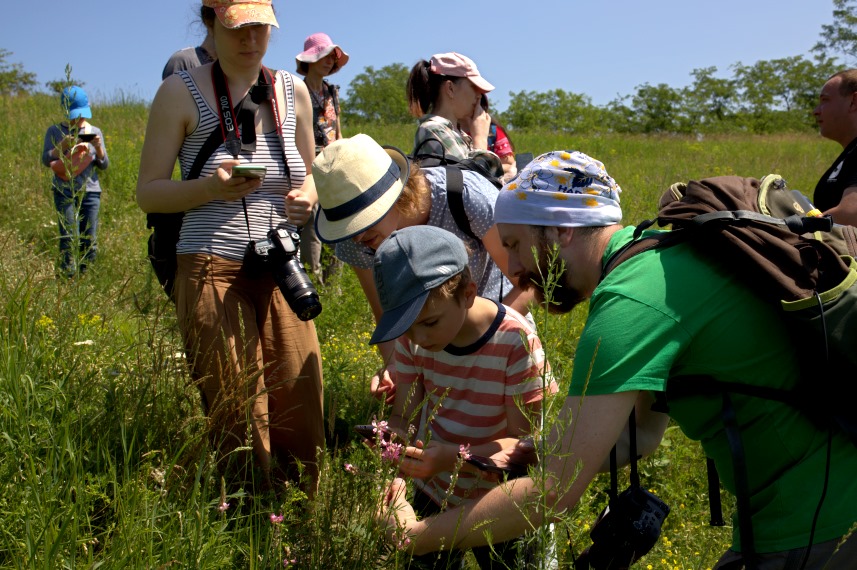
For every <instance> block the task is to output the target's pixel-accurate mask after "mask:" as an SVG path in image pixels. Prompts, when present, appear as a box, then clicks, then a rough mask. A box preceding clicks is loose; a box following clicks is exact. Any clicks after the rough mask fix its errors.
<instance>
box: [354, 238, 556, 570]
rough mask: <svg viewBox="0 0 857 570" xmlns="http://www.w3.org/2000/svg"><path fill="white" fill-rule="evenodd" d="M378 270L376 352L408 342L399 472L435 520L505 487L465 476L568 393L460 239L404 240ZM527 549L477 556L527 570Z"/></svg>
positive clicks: (397, 409)
mask: <svg viewBox="0 0 857 570" xmlns="http://www.w3.org/2000/svg"><path fill="white" fill-rule="evenodd" d="M373 272H374V280H375V285H376V287H377V290H378V294H379V298H380V303H381V308H382V310H383V313H382V315H381V318H380V319H379V320H378V325H377V327H376V328H375V332H374V333H373V334H372V338H371V339H370V341H369V343H370V344H376V343H380V342H388V341H396V342H395V355H394V357H393V360H394V363H395V370H396V382H397V383H398V385H399V386H398V389H397V390H396V395H395V400H394V401H393V408H392V411H391V414H390V417H389V427H390V428H392V429H393V430H394V431H395V432H396V433H397V435H398V436H400V437H401V438H403V440H405V441H406V443H407V445H406V446H405V447H404V449H403V450H402V452H401V453H402V457H401V461H400V463H399V470H400V472H401V473H402V474H404V475H406V476H409V477H413V478H414V484H415V486H416V489H417V490H416V492H415V495H414V505H415V508H416V509H417V510H418V512H420V514H422V515H424V516H427V515H431V514H435V513H438V512H441V511H442V510H443V509H444V508H445V507H446V506H447V505H450V506H455V505H461V504H463V503H466V502H467V501H468V500H473V499H476V498H478V497H481V496H483V495H485V494H487V493H488V492H489V491H490V490H491V489H494V488H495V487H496V486H497V480H496V478H494V477H490V476H489V477H486V475H485V473H483V472H478V471H477V472H473V471H470V470H467V469H459V467H461V463H460V461H461V459H460V457H461V456H464V458H465V459H466V458H467V456H468V455H469V454H473V455H475V456H488V455H492V454H494V453H496V452H498V451H500V450H502V449H503V448H505V447H507V446H509V445H512V444H513V443H514V442H516V441H517V438H519V437H523V436H526V435H528V434H530V433H532V432H533V431H534V430H535V428H537V427H538V415H539V410H540V409H541V405H542V399H543V398H544V397H545V394H551V393H555V392H556V391H557V389H558V388H557V385H556V382H555V381H554V379H553V375H552V373H551V370H550V366H549V364H548V362H547V360H546V359H545V354H544V350H543V349H542V345H541V341H540V340H539V337H538V336H537V335H536V331H535V329H534V328H533V327H532V326H531V325H530V323H529V322H527V320H526V319H525V318H524V317H523V316H522V315H521V314H520V313H518V312H517V311H515V310H514V309H513V308H511V307H508V306H506V305H503V304H502V303H500V302H498V301H495V300H493V299H488V298H485V297H480V296H478V295H477V294H476V288H477V285H476V282H475V281H474V280H473V278H472V277H471V275H470V267H469V265H468V255H467V249H466V248H465V246H464V242H462V241H461V239H459V238H458V237H457V236H455V235H454V234H453V233H451V232H449V231H447V230H444V229H442V228H438V227H434V226H410V227H406V228H403V229H400V230H397V231H394V232H393V233H392V234H390V237H388V238H387V239H386V240H384V241H383V242H382V243H381V244H380V246H379V247H378V250H377V251H376V252H375V257H374V265H373ZM397 339H398V340H397ZM411 426H413V427H411ZM411 434H414V435H413V438H412V440H411V441H407V440H408V439H409V438H410V436H411ZM521 534H523V531H522V533H521ZM517 546H521V547H524V544H521V545H516V541H515V540H506V541H496V544H494V546H493V547H488V546H483V547H479V548H474V549H473V554H474V556H475V557H476V560H477V563H478V565H479V567H480V568H483V569H486V568H516V567H520V564H519V563H518V561H517V558H518V556H520V557H522V558H527V557H530V556H532V555H533V553H532V552H531V551H530V549H529V548H523V551H522V552H520V553H519V552H517V550H519V549H518V548H517ZM461 557H462V552H461V551H455V550H454V549H450V548H446V549H445V552H444V553H443V554H441V555H434V554H429V555H426V556H424V557H417V558H416V559H415V560H414V565H415V567H418V568H421V567H423V566H426V565H428V566H430V567H433V568H446V567H448V566H449V565H451V564H452V563H454V562H457V561H459V560H460V559H461Z"/></svg>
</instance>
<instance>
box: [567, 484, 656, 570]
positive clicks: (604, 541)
mask: <svg viewBox="0 0 857 570" xmlns="http://www.w3.org/2000/svg"><path fill="white" fill-rule="evenodd" d="M669 512H670V507H669V505H667V504H666V503H664V502H663V501H661V500H660V499H659V498H657V497H656V496H654V495H652V494H651V493H649V492H648V491H646V490H645V489H642V488H641V487H639V486H636V485H632V486H631V487H629V488H628V489H626V490H625V491H623V492H622V493H620V494H619V495H618V496H617V497H615V498H612V499H610V503H609V504H608V506H607V507H606V508H605V509H604V511H603V512H602V513H601V514H600V515H598V519H597V520H596V521H595V525H594V526H593V527H592V530H591V531H590V532H589V537H590V538H591V539H592V545H591V546H590V547H589V548H587V549H586V550H585V551H583V553H582V554H581V555H580V556H578V557H577V560H575V562H574V568H575V570H587V569H590V568H591V569H592V570H625V569H626V568H628V567H630V566H631V564H633V563H634V562H636V561H637V560H639V559H640V558H641V557H642V556H643V555H645V554H646V553H647V552H649V551H650V550H651V549H652V547H653V546H654V545H655V544H656V543H657V541H658V537H659V536H660V534H661V525H662V524H663V522H664V519H666V518H667V515H668V514H669Z"/></svg>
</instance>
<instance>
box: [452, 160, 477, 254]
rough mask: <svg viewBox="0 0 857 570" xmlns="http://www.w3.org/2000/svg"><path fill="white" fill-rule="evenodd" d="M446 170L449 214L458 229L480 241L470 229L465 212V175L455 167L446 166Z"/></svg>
mask: <svg viewBox="0 0 857 570" xmlns="http://www.w3.org/2000/svg"><path fill="white" fill-rule="evenodd" d="M444 168H445V170H446V203H447V206H449V212H450V213H451V214H452V218H453V219H454V220H455V224H456V225H457V226H458V229H460V230H461V231H462V232H464V233H465V234H466V235H468V236H470V237H472V238H473V239H475V240H479V238H478V237H476V234H475V233H473V229H472V228H471V227H470V220H468V219H467V212H465V211H464V173H462V172H461V169H460V168H457V167H455V166H450V165H446V166H445V167H444Z"/></svg>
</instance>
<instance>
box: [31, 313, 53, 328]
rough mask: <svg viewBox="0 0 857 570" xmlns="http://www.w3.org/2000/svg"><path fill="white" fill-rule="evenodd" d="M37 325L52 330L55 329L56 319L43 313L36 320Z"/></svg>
mask: <svg viewBox="0 0 857 570" xmlns="http://www.w3.org/2000/svg"><path fill="white" fill-rule="evenodd" d="M36 326H37V327H39V328H40V329H43V330H51V329H55V328H56V327H55V326H54V320H53V319H52V318H50V317H49V316H47V315H42V316H41V317H39V320H38V321H36Z"/></svg>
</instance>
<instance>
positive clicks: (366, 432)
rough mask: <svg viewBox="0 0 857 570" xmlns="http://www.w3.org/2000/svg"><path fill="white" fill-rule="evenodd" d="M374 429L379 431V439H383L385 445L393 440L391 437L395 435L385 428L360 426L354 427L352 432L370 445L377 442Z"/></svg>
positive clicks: (369, 425)
mask: <svg viewBox="0 0 857 570" xmlns="http://www.w3.org/2000/svg"><path fill="white" fill-rule="evenodd" d="M376 429H378V430H380V431H381V439H383V440H384V441H386V442H387V443H389V442H390V441H391V440H392V439H393V436H394V435H395V434H394V433H393V432H392V431H390V430H389V429H387V428H382V427H379V428H376V427H375V426H373V425H371V424H361V425H356V426H354V431H356V432H357V433H359V434H360V435H362V436H363V437H364V438H365V439H367V440H368V441H370V442H371V443H375V442H377V441H378V433H376V432H375V430H376Z"/></svg>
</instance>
